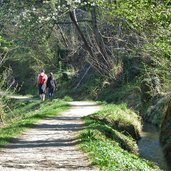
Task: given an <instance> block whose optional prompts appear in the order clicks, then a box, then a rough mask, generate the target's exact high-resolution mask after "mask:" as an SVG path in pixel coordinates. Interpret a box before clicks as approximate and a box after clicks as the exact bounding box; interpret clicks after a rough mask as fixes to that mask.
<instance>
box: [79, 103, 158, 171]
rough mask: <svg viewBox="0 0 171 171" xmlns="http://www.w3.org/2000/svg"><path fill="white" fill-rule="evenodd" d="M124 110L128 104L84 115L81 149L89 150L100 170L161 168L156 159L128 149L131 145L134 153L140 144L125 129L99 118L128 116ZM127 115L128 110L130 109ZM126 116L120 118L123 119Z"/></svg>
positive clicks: (146, 170)
mask: <svg viewBox="0 0 171 171" xmlns="http://www.w3.org/2000/svg"><path fill="white" fill-rule="evenodd" d="M107 109H108V110H107ZM109 109H110V110H109ZM118 110H119V111H118ZM122 110H126V106H125V105H120V106H116V105H114V106H112V105H110V106H106V107H105V109H104V111H101V112H99V113H97V114H95V116H94V115H92V116H90V117H89V116H88V117H85V121H86V125H87V127H86V129H85V130H83V131H81V135H80V138H81V147H82V149H83V150H84V151H85V152H87V153H89V156H90V158H91V161H92V162H93V164H94V165H97V166H98V167H100V170H113V171H115V170H116V171H117V170H118V171H119V170H123V171H126V170H127V171H128V170H131V171H134V170H144V171H151V170H160V169H159V168H158V167H157V166H154V164H153V163H151V162H149V161H146V160H144V159H141V158H139V157H138V156H136V155H134V154H131V153H129V152H128V151H127V150H129V151H131V150H130V149H132V152H134V153H135V151H136V150H135V149H136V148H137V147H136V143H135V142H134V140H133V139H132V138H131V137H129V136H128V137H126V136H125V135H123V133H122V132H120V131H118V130H116V129H114V128H112V127H111V126H110V125H108V124H105V123H104V122H100V121H99V120H98V119H97V117H98V118H100V117H101V116H102V115H103V116H104V117H105V118H107V119H110V120H112V119H116V117H118V118H121V117H120V116H119V115H123V116H125V115H124V114H123V112H122ZM112 111H113V112H114V114H113V115H112V114H111V113H112ZM102 113H103V114H102ZM114 115H117V116H114ZM127 115H129V114H128V113H127ZM111 117H112V118H111ZM133 117H134V116H133ZM123 118H124V117H123ZM123 118H122V119H121V120H122V121H123ZM131 119H132V117H131ZM131 119H130V120H131ZM119 121H120V119H119ZM124 122H125V121H124ZM123 148H124V149H125V150H124V149H123Z"/></svg>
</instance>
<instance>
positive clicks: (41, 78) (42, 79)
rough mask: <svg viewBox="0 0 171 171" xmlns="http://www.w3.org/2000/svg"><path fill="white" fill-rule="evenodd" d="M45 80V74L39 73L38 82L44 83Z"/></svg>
mask: <svg viewBox="0 0 171 171" xmlns="http://www.w3.org/2000/svg"><path fill="white" fill-rule="evenodd" d="M45 81H46V76H45V74H43V73H41V74H40V75H39V84H44V83H45Z"/></svg>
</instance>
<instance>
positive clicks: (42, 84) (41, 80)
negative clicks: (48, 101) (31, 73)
mask: <svg viewBox="0 0 171 171" xmlns="http://www.w3.org/2000/svg"><path fill="white" fill-rule="evenodd" d="M47 78H48V77H47V75H46V74H45V70H41V72H40V74H39V75H38V77H37V83H38V89H39V95H40V99H41V100H42V101H44V100H45V93H46V83H47Z"/></svg>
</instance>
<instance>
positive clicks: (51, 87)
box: [46, 72, 57, 98]
mask: <svg viewBox="0 0 171 171" xmlns="http://www.w3.org/2000/svg"><path fill="white" fill-rule="evenodd" d="M46 86H47V89H48V96H49V98H52V97H53V95H54V92H55V90H56V86H57V82H56V80H55V78H54V76H53V73H52V72H51V73H50V74H49V76H48V79H47V84H46Z"/></svg>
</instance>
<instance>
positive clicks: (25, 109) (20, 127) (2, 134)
mask: <svg viewBox="0 0 171 171" xmlns="http://www.w3.org/2000/svg"><path fill="white" fill-rule="evenodd" d="M14 106H15V107H14ZM14 106H13V111H11V112H10V111H8V113H7V114H6V118H5V119H6V123H5V124H4V126H3V127H1V128H0V145H5V144H8V143H9V142H11V141H13V140H14V139H15V138H16V137H17V136H18V135H20V134H21V133H22V132H23V131H24V130H25V129H26V128H30V127H33V126H34V124H35V123H36V122H38V121H39V120H40V119H43V118H46V117H50V116H56V115H57V114H59V113H60V112H62V111H64V110H66V109H68V108H69V105H68V104H67V103H66V102H65V101H62V100H53V101H46V102H43V103H42V102H40V101H33V102H29V101H27V102H21V101H18V102H16V103H15V105H14ZM16 106H17V107H16ZM11 107H12V106H11Z"/></svg>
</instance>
